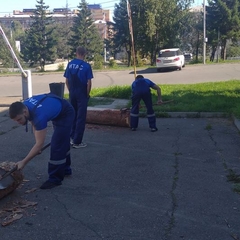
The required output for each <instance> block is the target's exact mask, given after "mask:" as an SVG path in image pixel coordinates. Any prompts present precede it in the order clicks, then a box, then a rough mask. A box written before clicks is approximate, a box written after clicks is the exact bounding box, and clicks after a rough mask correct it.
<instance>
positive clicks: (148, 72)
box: [129, 68, 176, 74]
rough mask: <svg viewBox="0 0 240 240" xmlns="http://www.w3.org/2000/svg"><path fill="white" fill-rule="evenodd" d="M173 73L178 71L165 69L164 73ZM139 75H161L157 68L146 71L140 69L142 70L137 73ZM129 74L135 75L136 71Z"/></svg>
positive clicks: (146, 69)
mask: <svg viewBox="0 0 240 240" xmlns="http://www.w3.org/2000/svg"><path fill="white" fill-rule="evenodd" d="M173 71H176V70H173V69H166V70H165V69H164V70H163V71H162V72H173ZM136 72H137V74H144V73H147V74H152V73H155V74H161V73H160V72H158V71H157V68H145V69H140V70H137V71H136ZM129 74H134V71H131V72H130V73H129Z"/></svg>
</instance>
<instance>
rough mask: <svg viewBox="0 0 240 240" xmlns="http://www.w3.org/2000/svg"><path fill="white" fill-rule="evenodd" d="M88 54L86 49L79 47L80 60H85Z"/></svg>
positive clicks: (77, 50)
mask: <svg viewBox="0 0 240 240" xmlns="http://www.w3.org/2000/svg"><path fill="white" fill-rule="evenodd" d="M86 53H87V51H86V49H85V48H84V47H77V49H76V54H77V57H78V58H80V59H83V58H85V56H86Z"/></svg>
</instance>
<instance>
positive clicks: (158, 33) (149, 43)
mask: <svg viewBox="0 0 240 240" xmlns="http://www.w3.org/2000/svg"><path fill="white" fill-rule="evenodd" d="M192 2H193V1H192V0H162V1H159V0H129V4H130V6H131V13H132V14H131V18H132V25H133V35H134V44H135V46H134V47H135V49H136V52H138V54H140V55H141V56H142V57H146V56H150V59H151V64H153V63H154V62H155V59H156V53H157V52H158V51H159V49H160V48H164V47H177V46H180V44H181V41H180V36H181V32H182V31H183V29H184V28H185V22H184V20H185V17H186V15H187V13H188V9H189V6H190V4H191V3H192ZM127 16H128V15H127V3H126V0H121V1H120V3H119V4H116V5H115V9H114V18H113V20H114V22H115V23H114V25H113V29H114V33H115V36H114V38H113V41H114V43H115V46H116V47H117V48H118V49H121V47H124V48H125V49H126V51H127V52H128V53H131V49H132V46H131V45H132V43H131V37H130V31H129V25H128V17H127ZM136 55H137V53H136ZM128 60H129V61H130V58H129V59H128Z"/></svg>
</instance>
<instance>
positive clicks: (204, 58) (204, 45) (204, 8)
mask: <svg viewBox="0 0 240 240" xmlns="http://www.w3.org/2000/svg"><path fill="white" fill-rule="evenodd" d="M205 2H206V0H203V64H205V63H206V3H205Z"/></svg>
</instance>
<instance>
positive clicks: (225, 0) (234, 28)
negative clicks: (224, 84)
mask: <svg viewBox="0 0 240 240" xmlns="http://www.w3.org/2000/svg"><path fill="white" fill-rule="evenodd" d="M207 29H208V31H209V33H210V36H211V38H212V39H211V43H212V44H213V47H214V44H215V45H216V42H218V40H217V38H218V36H220V42H221V58H222V59H223V60H225V59H226V47H227V41H228V40H230V39H238V38H239V37H240V0H209V6H208V7H207Z"/></svg>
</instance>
